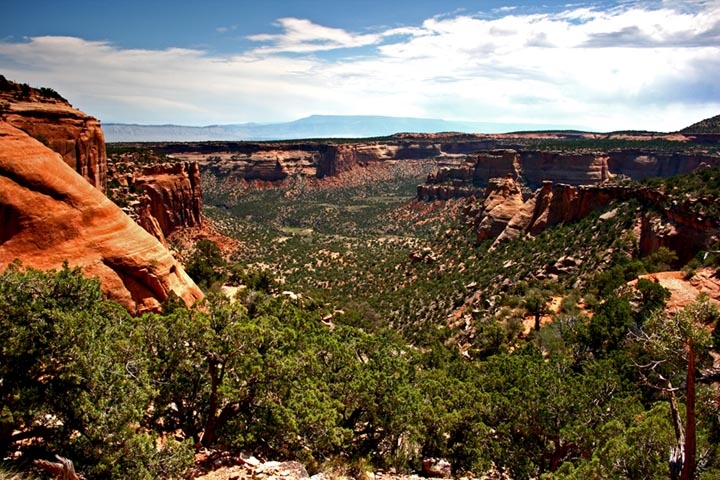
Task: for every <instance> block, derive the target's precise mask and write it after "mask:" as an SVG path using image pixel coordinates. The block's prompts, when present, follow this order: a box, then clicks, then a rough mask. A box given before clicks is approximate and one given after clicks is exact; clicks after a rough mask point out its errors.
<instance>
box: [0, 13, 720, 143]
mask: <svg viewBox="0 0 720 480" xmlns="http://www.w3.org/2000/svg"><path fill="white" fill-rule="evenodd" d="M2 10H3V15H2V17H0V74H3V75H5V76H6V77H7V78H8V79H11V80H15V81H19V82H27V83H30V84H31V85H35V86H49V87H52V88H54V89H56V90H57V91H58V92H60V93H61V94H62V95H63V96H65V97H66V98H68V99H69V100H70V102H71V103H72V104H73V105H74V106H76V107H78V108H80V109H82V110H84V111H86V112H87V113H89V114H91V115H94V116H96V117H98V118H100V119H101V120H102V121H104V122H124V123H148V124H162V123H175V124H186V125H209V124H222V123H244V122H280V121H289V120H295V119H298V118H301V117H304V116H308V115H313V114H332V115H392V116H412V117H424V118H442V119H446V120H466V121H477V122H501V123H522V124H527V123H536V124H540V125H545V124H553V125H569V126H583V127H586V128H589V129H594V130H599V131H609V130H616V129H628V128H632V129H649V130H660V131H673V130H677V129H679V128H682V127H684V126H686V125H689V124H690V123H694V122H695V121H698V120H701V119H703V118H706V117H710V116H713V115H717V114H719V113H720V85H719V84H718V82H717V79H718V78H720V0H675V1H669V0H643V1H632V0H612V1H610V0H607V1H593V0H588V1H583V0H580V1H573V2H558V1H555V0H549V1H546V2H544V3H539V2H534V1H533V2H531V1H523V0H516V1H505V0H495V1H470V0H461V1H455V0H445V1H440V0H414V1H408V0H399V1H397V0H396V1H392V2H391V1H388V0H384V1H380V0H354V1H353V0H350V1H342V0H332V1H329V0H293V1H289V0H288V1H280V0H264V1H258V0H255V1H252V2H251V1H244V0H240V1H220V0H206V1H180V0H176V1H151V0H146V1H142V2H141V1H135V0H126V1H122V2H119V1H118V2H107V1H97V0H96V1H62V2H60V1H57V0H54V1H35V2H31V3H28V2H27V1H26V0H23V1H17V0H4V2H3V8H2Z"/></svg>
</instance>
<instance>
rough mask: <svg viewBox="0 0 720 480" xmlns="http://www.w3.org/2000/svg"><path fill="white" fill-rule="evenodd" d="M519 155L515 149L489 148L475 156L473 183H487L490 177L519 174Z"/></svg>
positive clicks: (515, 176)
mask: <svg viewBox="0 0 720 480" xmlns="http://www.w3.org/2000/svg"><path fill="white" fill-rule="evenodd" d="M519 160H520V157H519V155H518V152H516V151H515V150H507V149H506V150H491V151H489V152H481V153H478V154H477V155H476V156H475V159H474V164H475V168H474V171H473V183H474V184H475V185H483V186H484V185H487V184H488V182H489V181H490V179H492V178H500V177H507V176H512V177H513V178H517V177H520V176H521V174H522V173H521V167H520V162H519Z"/></svg>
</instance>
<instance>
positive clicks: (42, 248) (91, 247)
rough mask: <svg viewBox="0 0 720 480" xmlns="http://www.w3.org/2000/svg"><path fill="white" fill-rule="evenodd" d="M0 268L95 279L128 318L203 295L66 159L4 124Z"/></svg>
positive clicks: (167, 255)
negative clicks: (67, 270)
mask: <svg viewBox="0 0 720 480" xmlns="http://www.w3.org/2000/svg"><path fill="white" fill-rule="evenodd" d="M0 226H1V230H0V268H4V267H6V266H7V265H8V264H9V263H10V262H12V261H13V260H15V259H20V260H21V261H22V263H23V265H25V266H28V267H34V268H39V269H50V268H58V267H60V266H61V265H62V263H63V262H64V261H66V260H67V261H68V262H69V264H70V265H71V266H80V267H81V268H82V270H83V272H84V273H85V274H86V275H88V276H97V277H98V278H99V279H100V281H101V283H102V288H103V291H104V292H105V293H106V294H107V295H108V297H109V298H110V299H112V300H115V301H117V302H119V303H121V304H122V305H123V306H125V307H126V308H127V309H128V310H130V311H131V312H142V311H146V310H157V309H158V308H159V307H160V303H161V302H163V301H164V300H166V299H167V298H168V295H170V293H171V292H174V293H175V294H176V295H177V296H179V297H180V298H182V299H183V300H184V301H185V302H186V303H187V304H190V303H192V302H194V301H195V300H197V299H199V298H201V297H202V292H201V291H200V290H199V289H198V288H197V286H196V285H195V284H194V282H193V281H192V280H191V279H190V278H189V277H188V276H187V274H186V273H185V271H184V270H183V268H182V266H180V265H179V264H178V263H177V262H176V261H175V260H174V259H173V257H172V255H171V254H170V252H169V251H168V250H167V249H166V248H165V247H163V246H162V245H161V244H160V243H159V242H158V241H157V240H156V239H155V238H153V237H152V236H151V235H150V234H148V233H147V232H146V231H145V230H143V229H142V228H141V227H139V226H138V225H137V224H136V223H135V222H133V221H132V219H130V217H128V216H127V215H125V214H124V213H123V212H122V211H121V210H120V208H119V207H117V206H116V205H115V204H113V203H112V202H111V201H110V200H109V199H108V198H107V197H105V195H103V193H101V192H100V191H99V190H97V189H95V188H93V187H92V186H91V185H90V184H89V183H88V182H87V181H85V180H84V179H83V177H81V176H80V175H78V173H77V172H75V171H74V170H73V169H72V168H71V167H70V166H68V165H67V164H66V163H64V162H63V159H62V157H61V156H60V155H59V154H57V153H55V152H53V151H52V150H50V149H49V148H47V147H45V146H44V145H43V144H42V143H40V142H39V141H37V140H35V139H33V138H32V137H30V136H29V135H27V134H26V133H24V132H22V131H21V130H19V129H18V128H15V127H13V126H12V125H10V124H8V123H6V122H0Z"/></svg>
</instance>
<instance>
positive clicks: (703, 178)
mask: <svg viewBox="0 0 720 480" xmlns="http://www.w3.org/2000/svg"><path fill="white" fill-rule="evenodd" d="M3 80H4V77H3ZM0 86H1V87H2V89H0V93H1V94H2V96H1V97H0V99H2V100H3V101H4V102H6V103H5V104H3V110H2V112H0V114H1V115H2V120H1V121H0V186H1V187H2V188H1V189H0V220H2V223H1V225H2V230H1V231H0V269H1V270H2V271H1V272H0V346H1V347H0V348H1V350H0V360H2V361H1V362H0V454H1V455H2V456H1V460H2V461H1V462H0V478H2V475H5V473H4V472H5V471H8V472H14V471H20V472H22V475H25V474H27V475H37V474H40V473H41V470H43V471H51V470H48V469H47V468H45V467H43V465H47V463H48V461H50V460H51V459H53V458H55V455H59V456H61V459H69V460H68V461H70V462H72V464H74V465H75V467H74V468H76V469H77V471H78V472H82V475H83V476H85V478H218V477H222V476H223V475H225V476H226V477H229V476H230V475H234V477H233V478H255V477H257V476H262V475H265V473H263V472H269V471H275V470H274V469H279V470H281V471H287V472H292V473H288V474H284V475H283V476H284V477H286V478H290V477H288V475H290V476H291V477H292V478H307V477H308V476H309V475H318V476H317V477H315V478H317V479H325V478H363V479H368V478H373V477H374V478H393V479H395V478H405V477H403V476H406V477H409V476H412V475H418V474H422V475H424V476H427V477H432V478H438V477H441V478H450V477H453V478H486V479H508V478H515V479H521V478H532V479H543V480H571V479H584V478H665V477H666V476H667V471H668V468H669V467H668V457H669V455H670V453H671V452H673V453H672V455H673V457H672V458H673V459H674V460H673V461H676V460H677V458H678V457H677V455H680V457H679V458H680V463H681V465H680V470H682V471H683V472H684V474H683V475H686V476H685V477H683V478H716V477H717V475H720V450H718V445H720V417H718V415H717V412H718V408H720V395H719V394H718V371H719V368H720V363H719V361H718V355H719V352H720V329H719V328H718V324H719V322H720V310H719V309H718V302H720V280H719V279H718V268H719V267H720V208H718V205H720V155H719V154H718V138H719V137H718V133H717V132H712V131H710V132H709V131H708V128H707V126H708V125H712V124H713V122H712V121H706V122H703V123H701V124H698V125H700V126H701V127H702V128H701V127H696V128H697V129H698V130H701V131H697V132H696V131H695V129H696V128H694V127H693V126H691V127H688V129H685V130H683V131H682V132H676V133H672V134H659V133H658V134H656V133H651V132H616V133H608V134H595V133H583V132H567V131H565V132H533V133H529V132H525V133H522V132H521V133H516V134H495V135H479V134H478V135H469V134H454V133H446V134H397V135H393V136H390V137H383V138H372V139H360V140H358V139H347V140H344V139H332V140H318V139H310V140H298V141H283V142H209V143H203V142H199V143H198V142H195V143H194V142H187V143H160V142H157V143H156V142H153V143H122V144H120V143H110V144H107V145H106V144H105V143H104V141H103V139H102V130H101V129H100V127H99V123H98V122H97V120H96V119H94V118H92V117H89V116H86V115H85V114H83V113H82V112H80V111H77V110H75V109H73V108H72V107H71V106H70V105H69V103H68V102H67V101H65V100H64V99H63V98H62V97H60V96H59V94H57V93H56V92H54V91H51V90H48V89H32V88H31V87H29V86H22V85H19V84H14V83H12V82H7V81H5V83H2V84H0ZM709 120H712V119H709ZM106 194H107V196H106ZM678 452H680V453H678ZM58 461H60V463H59V464H58V465H60V467H58V468H60V469H64V473H63V474H64V475H66V478H73V477H72V476H70V473H69V468H68V467H67V465H68V464H67V461H64V460H58ZM43 462H44V463H43ZM64 462H65V463H64ZM63 465H64V466H63ZM48 468H52V467H48ZM238 470H241V473H238ZM232 472H234V473H232ZM72 475H75V474H74V473H73V474H72ZM208 475H209V476H208ZM213 475H214V477H213ZM268 475H269V474H268ZM22 478H24V477H22ZM28 478H30V477H28ZM75 478H77V476H75Z"/></svg>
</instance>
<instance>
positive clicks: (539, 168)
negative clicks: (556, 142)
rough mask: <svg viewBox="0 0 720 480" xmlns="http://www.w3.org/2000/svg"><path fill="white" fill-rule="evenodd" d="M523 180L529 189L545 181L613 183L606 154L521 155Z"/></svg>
mask: <svg viewBox="0 0 720 480" xmlns="http://www.w3.org/2000/svg"><path fill="white" fill-rule="evenodd" d="M518 162H519V164H520V170H521V176H522V177H523V179H524V180H525V181H526V182H527V183H528V184H530V185H540V184H541V183H542V182H543V181H544V180H550V181H552V182H554V183H568V184H570V185H597V184H599V183H602V182H605V181H607V180H609V179H610V177H611V175H612V174H611V173H610V170H609V169H608V156H607V154H605V153H597V152H596V153H578V152H545V151H523V152H520V154H519V158H518Z"/></svg>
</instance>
